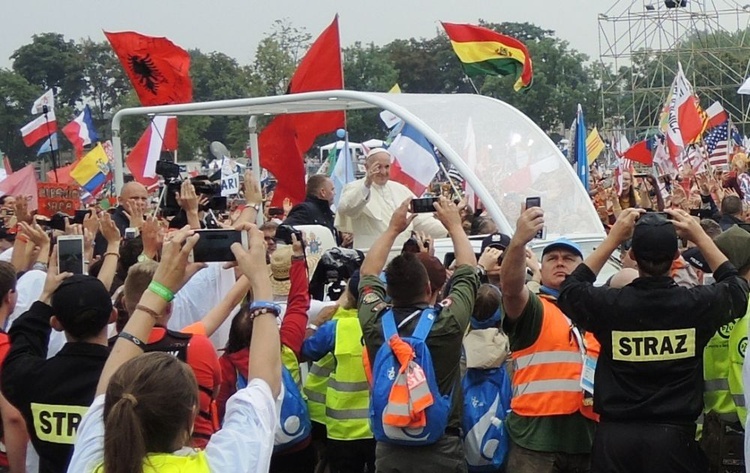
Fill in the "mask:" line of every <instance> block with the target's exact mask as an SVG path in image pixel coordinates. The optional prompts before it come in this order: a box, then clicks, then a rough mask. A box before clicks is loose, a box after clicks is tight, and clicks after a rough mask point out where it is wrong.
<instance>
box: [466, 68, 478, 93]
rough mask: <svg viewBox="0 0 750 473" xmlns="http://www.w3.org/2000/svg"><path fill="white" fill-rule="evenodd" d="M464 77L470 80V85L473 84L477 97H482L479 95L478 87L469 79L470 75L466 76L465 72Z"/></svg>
mask: <svg viewBox="0 0 750 473" xmlns="http://www.w3.org/2000/svg"><path fill="white" fill-rule="evenodd" d="M464 75H465V76H466V78H467V79H469V84H471V86H472V87H473V88H474V93H476V94H477V95H480V94H479V89H477V86H476V84H474V81H473V80H471V77H469V75H468V74H466V72H464Z"/></svg>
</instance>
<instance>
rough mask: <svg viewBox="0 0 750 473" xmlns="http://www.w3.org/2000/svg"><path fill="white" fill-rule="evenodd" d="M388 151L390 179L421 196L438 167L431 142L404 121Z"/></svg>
mask: <svg viewBox="0 0 750 473" xmlns="http://www.w3.org/2000/svg"><path fill="white" fill-rule="evenodd" d="M388 151H389V152H390V153H391V155H392V156H393V157H394V160H393V163H391V179H393V180H394V181H396V182H399V183H401V184H403V185H405V186H406V187H408V188H409V189H410V190H411V191H412V192H413V193H414V195H416V196H417V197H419V196H421V195H422V194H423V193H424V191H425V189H427V188H428V187H429V186H430V182H432V179H433V178H434V177H435V174H437V172H438V170H439V169H440V168H439V166H438V164H437V156H435V152H434V150H433V147H432V144H431V143H430V142H429V141H427V138H425V137H424V135H422V134H421V133H420V132H418V131H417V130H416V129H415V128H414V127H412V126H411V125H409V124H408V123H405V124H404V127H403V128H402V129H401V134H400V135H398V136H397V137H396V139H395V140H393V143H391V146H390V147H388Z"/></svg>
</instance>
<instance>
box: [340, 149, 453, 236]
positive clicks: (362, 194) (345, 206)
mask: <svg viewBox="0 0 750 473" xmlns="http://www.w3.org/2000/svg"><path fill="white" fill-rule="evenodd" d="M365 168H366V170H367V171H366V174H365V177H363V178H362V179H359V180H357V181H354V182H351V183H349V184H347V185H346V187H344V190H343V192H342V194H341V200H340V201H339V205H338V209H337V214H336V227H337V228H338V229H339V231H343V232H350V233H353V234H354V247H355V248H358V249H363V250H366V249H369V248H370V246H371V245H372V244H373V243H374V242H375V240H377V239H378V237H379V236H380V235H382V234H383V233H384V232H385V230H386V229H387V228H388V222H390V220H391V216H392V215H393V212H394V211H395V210H396V209H397V208H398V207H399V206H400V205H401V203H402V202H404V201H405V200H406V199H409V198H414V197H415V196H414V194H413V193H412V192H411V191H410V190H409V189H408V188H407V187H406V186H404V185H402V184H399V183H398V182H394V181H391V180H390V172H391V155H390V153H389V152H388V151H386V150H385V149H383V148H375V149H372V150H371V151H370V152H369V153H367V157H366V159H365ZM412 230H417V231H422V232H425V233H427V234H429V235H431V236H432V237H433V238H442V237H445V236H446V235H447V234H448V232H447V231H446V230H445V227H443V225H442V224H441V223H440V222H439V221H438V220H437V219H435V218H434V217H433V214H428V213H424V214H419V215H418V216H417V218H416V219H414V221H413V222H412V223H411V224H409V227H408V228H407V229H406V230H405V231H404V232H403V233H401V234H400V235H399V237H398V238H397V239H396V241H395V242H394V248H401V247H402V246H403V244H404V242H405V241H406V240H407V239H409V237H410V236H411V231H412Z"/></svg>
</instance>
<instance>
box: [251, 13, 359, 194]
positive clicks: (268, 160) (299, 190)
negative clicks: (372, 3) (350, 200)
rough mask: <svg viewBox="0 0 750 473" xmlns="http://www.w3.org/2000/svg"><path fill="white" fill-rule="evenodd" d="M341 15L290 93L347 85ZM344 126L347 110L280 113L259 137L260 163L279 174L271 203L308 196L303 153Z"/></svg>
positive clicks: (315, 48)
mask: <svg viewBox="0 0 750 473" xmlns="http://www.w3.org/2000/svg"><path fill="white" fill-rule="evenodd" d="M338 20H339V18H338V15H336V17H335V18H334V19H333V22H332V23H331V24H330V25H329V26H328V28H326V29H325V30H324V31H323V32H322V33H321V34H320V36H319V37H318V39H316V40H315V42H314V43H313V44H312V46H310V49H309V50H308V51H307V54H305V57H303V58H302V61H301V62H300V64H299V66H298V67H297V70H296V71H295V72H294V75H293V76H292V79H291V81H290V83H289V89H288V90H287V93H290V94H296V93H301V92H315V91H321V90H336V89H343V88H344V76H343V69H342V67H341V43H340V39H339V21H338ZM343 126H344V112H343V111H337V112H312V113H298V114H289V115H279V116H277V117H276V118H274V119H273V120H272V121H271V123H270V124H268V126H266V127H265V128H264V129H263V132H262V133H261V134H260V136H259V137H258V147H259V151H260V164H261V166H263V168H265V169H267V170H268V171H269V172H271V174H273V175H274V177H276V180H277V185H276V190H275V191H274V193H273V202H272V203H271V205H273V206H277V207H281V203H282V202H283V201H284V198H286V197H288V198H290V199H291V200H292V202H293V203H295V204H297V203H299V202H302V201H303V200H304V199H305V165H304V161H303V158H302V156H303V155H304V154H305V153H306V152H307V150H309V149H310V147H311V146H312V145H313V142H314V141H315V138H317V137H318V135H321V134H323V133H330V132H333V131H335V130H336V129H337V128H341V127H343Z"/></svg>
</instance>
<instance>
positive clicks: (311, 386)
mask: <svg viewBox="0 0 750 473" xmlns="http://www.w3.org/2000/svg"><path fill="white" fill-rule="evenodd" d="M344 318H354V319H355V320H357V309H339V310H337V311H336V313H335V314H333V320H339V319H344ZM335 368H336V358H335V357H334V356H333V353H326V355H325V356H324V357H323V358H321V359H320V360H318V361H316V362H315V363H313V364H312V365H311V366H310V371H309V372H308V373H307V378H305V386H304V388H303V390H302V392H303V394H304V395H305V397H306V398H307V410H308V411H309V412H310V420H312V421H313V422H317V423H318V424H323V425H325V424H326V391H327V390H328V378H329V376H330V375H331V373H333V370H334V369H335Z"/></svg>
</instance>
